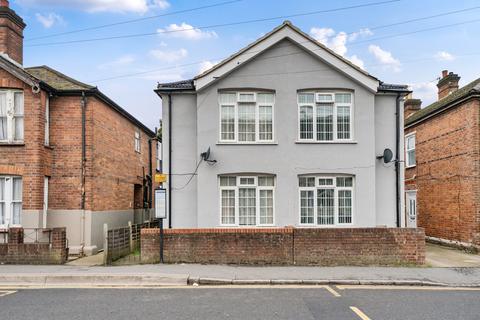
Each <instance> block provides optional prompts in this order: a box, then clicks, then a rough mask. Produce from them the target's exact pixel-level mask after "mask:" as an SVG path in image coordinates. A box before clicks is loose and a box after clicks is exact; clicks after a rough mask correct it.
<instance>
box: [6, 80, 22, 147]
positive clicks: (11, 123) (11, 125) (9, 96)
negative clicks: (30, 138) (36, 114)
mask: <svg viewBox="0 0 480 320" xmlns="http://www.w3.org/2000/svg"><path fill="white" fill-rule="evenodd" d="M0 93H5V94H6V101H7V139H4V140H0V143H23V142H24V140H25V95H24V92H23V91H22V90H5V89H0ZM15 93H21V94H22V100H23V114H15ZM19 117H21V118H22V119H23V134H22V135H23V139H15V131H16V130H15V129H16V124H15V118H19Z"/></svg>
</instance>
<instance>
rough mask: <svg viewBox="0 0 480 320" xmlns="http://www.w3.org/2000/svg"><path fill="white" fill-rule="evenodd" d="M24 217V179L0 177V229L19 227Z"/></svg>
mask: <svg viewBox="0 0 480 320" xmlns="http://www.w3.org/2000/svg"><path fill="white" fill-rule="evenodd" d="M21 215H22V178H21V177H11V176H0V227H3V228H5V227H8V226H18V225H20V223H21V222H20V219H21Z"/></svg>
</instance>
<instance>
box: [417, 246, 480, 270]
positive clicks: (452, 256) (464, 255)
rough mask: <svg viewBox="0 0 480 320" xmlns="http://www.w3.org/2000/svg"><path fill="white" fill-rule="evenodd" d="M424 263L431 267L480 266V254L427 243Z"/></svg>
mask: <svg viewBox="0 0 480 320" xmlns="http://www.w3.org/2000/svg"><path fill="white" fill-rule="evenodd" d="M426 263H427V265H429V266H431V267H440V268H441V267H446V268H468V267H475V268H478V267H480V255H479V254H473V253H468V252H465V251H463V250H459V249H455V248H450V247H446V246H441V245H438V244H432V243H427V255H426Z"/></svg>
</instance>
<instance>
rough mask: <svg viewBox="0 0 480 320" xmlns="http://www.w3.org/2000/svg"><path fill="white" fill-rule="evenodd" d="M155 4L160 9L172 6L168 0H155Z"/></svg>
mask: <svg viewBox="0 0 480 320" xmlns="http://www.w3.org/2000/svg"><path fill="white" fill-rule="evenodd" d="M153 4H154V6H156V7H159V8H160V9H167V8H169V7H170V3H169V2H168V1H166V0H154V1H153Z"/></svg>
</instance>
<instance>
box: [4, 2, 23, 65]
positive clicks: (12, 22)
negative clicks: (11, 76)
mask: <svg viewBox="0 0 480 320" xmlns="http://www.w3.org/2000/svg"><path fill="white" fill-rule="evenodd" d="M25 27H26V24H25V23H24V22H23V19H22V18H21V17H20V16H19V15H17V14H16V13H15V11H13V10H12V9H10V3H9V2H8V0H0V52H1V53H4V54H7V55H8V56H9V57H10V58H11V59H13V60H15V61H16V62H18V63H20V64H23V30H24V29H25Z"/></svg>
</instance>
